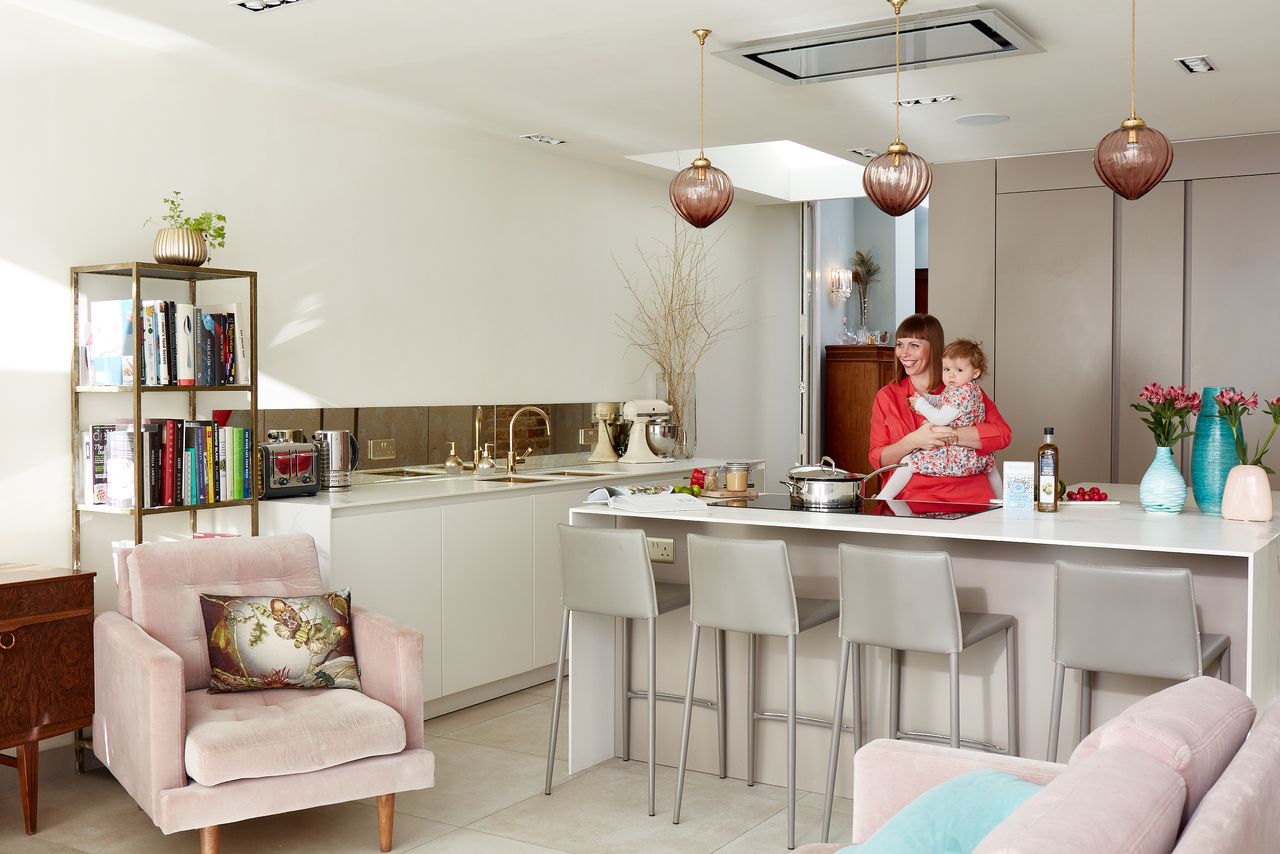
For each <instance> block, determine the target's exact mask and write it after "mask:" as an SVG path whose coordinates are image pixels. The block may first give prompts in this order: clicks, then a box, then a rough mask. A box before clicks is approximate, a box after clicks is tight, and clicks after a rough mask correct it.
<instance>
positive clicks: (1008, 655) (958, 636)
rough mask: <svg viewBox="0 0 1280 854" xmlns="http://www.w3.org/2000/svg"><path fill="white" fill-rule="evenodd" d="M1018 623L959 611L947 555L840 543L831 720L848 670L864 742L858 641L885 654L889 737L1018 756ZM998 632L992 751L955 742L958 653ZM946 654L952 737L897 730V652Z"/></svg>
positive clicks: (826, 824) (856, 726) (831, 786)
mask: <svg viewBox="0 0 1280 854" xmlns="http://www.w3.org/2000/svg"><path fill="white" fill-rule="evenodd" d="M1017 628H1018V626H1017V621H1016V620H1015V619H1014V618H1013V617H1012V616H1010V615H1008V614H983V613H962V612H961V611H960V605H959V602H958V601H957V599H956V584H955V577H954V575H953V574H952V571H951V557H950V555H948V554H947V553H946V552H913V551H900V550H897V549H874V548H868V547H866V546H855V545H849V544H848V543H845V544H842V545H841V546H840V672H839V676H838V677H837V680H836V691H835V695H836V696H835V710H834V713H833V714H832V720H833V721H841V720H843V717H844V686H845V679H846V676H847V673H848V670H849V665H850V662H852V666H853V733H854V736H853V738H854V749H855V750H857V748H858V747H860V746H861V739H862V708H861V705H862V680H861V667H860V664H859V660H858V659H859V657H860V655H861V647H862V645H863V644H868V645H871V646H884V647H888V648H889V650H890V670H889V733H890V738H904V737H905V738H913V739H920V740H923V741H934V742H944V743H949V744H950V745H951V746H952V747H959V746H960V745H961V744H963V745H965V746H966V747H978V748H981V749H984V750H990V751H992V752H995V753H1005V754H1008V755H1010V756H1017V755H1018V637H1017ZM999 632H1004V642H1005V664H1006V671H1007V679H1008V681H1007V683H1006V687H1005V692H1006V696H1007V702H1008V723H1009V735H1008V739H1009V741H1008V745H1007V746H1006V747H1004V748H1000V747H997V746H996V745H994V744H989V743H987V742H983V741H976V740H973V739H967V738H961V737H960V653H961V652H962V651H964V650H965V649H968V648H969V647H971V646H973V645H974V644H976V643H977V642H978V641H981V640H984V639H986V638H988V637H990V636H992V635H994V634H997V633H999ZM904 651H906V652H932V653H936V654H939V655H946V656H947V657H948V658H949V659H950V664H951V732H950V733H948V734H947V735H940V734H937V733H927V732H903V731H902V727H901V722H900V706H901V694H902V653H903V652H904ZM840 731H841V730H840V728H839V727H837V726H836V725H835V724H833V725H832V727H831V750H830V753H829V755H828V759H827V793H826V803H825V804H824V806H823V813H822V839H823V841H824V842H825V841H826V840H827V839H828V838H829V836H830V833H831V804H832V800H833V798H834V796H835V785H836V764H837V763H838V762H839V759H840Z"/></svg>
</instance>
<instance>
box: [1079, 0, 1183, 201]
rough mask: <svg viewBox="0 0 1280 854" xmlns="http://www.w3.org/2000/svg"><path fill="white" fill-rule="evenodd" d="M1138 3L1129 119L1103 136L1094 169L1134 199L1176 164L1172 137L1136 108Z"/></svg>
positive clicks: (1132, 28) (1133, 18)
mask: <svg viewBox="0 0 1280 854" xmlns="http://www.w3.org/2000/svg"><path fill="white" fill-rule="evenodd" d="M1137 29H1138V2H1137V0H1131V5H1130V25H1129V118H1127V119H1125V120H1124V121H1123V122H1121V123H1120V127H1119V129H1117V130H1113V131H1112V132H1111V133H1109V134H1107V135H1106V136H1104V137H1103V138H1102V141H1101V142H1099V143H1098V147H1097V148H1096V149H1094V152H1093V168H1094V170H1095V171H1096V172H1097V173H1098V177H1099V178H1101V179H1102V183H1104V184H1106V185H1107V186H1108V187H1110V188H1111V189H1112V190H1114V191H1115V192H1116V193H1118V194H1119V195H1121V196H1123V197H1124V198H1126V199H1128V200H1129V201H1133V200H1134V199H1140V198H1142V197H1143V196H1144V195H1146V194H1147V192H1148V191H1149V190H1150V189H1151V188H1152V187H1154V186H1155V185H1156V184H1159V183H1160V182H1161V181H1162V180H1163V179H1164V176H1165V175H1166V174H1168V172H1169V167H1170V166H1172V165H1173V146H1172V145H1170V144H1169V139H1168V138H1167V137H1166V136H1165V135H1164V134H1162V133H1161V132H1160V131H1158V130H1156V129H1155V128H1153V127H1148V126H1147V123H1146V122H1144V121H1143V120H1142V119H1140V118H1138V112H1137V108H1136V102H1137V97H1136V90H1137V86H1136V83H1137V79H1136V74H1135V70H1134V66H1135V64H1136V53H1137V44H1136V42H1137V36H1136V34H1137Z"/></svg>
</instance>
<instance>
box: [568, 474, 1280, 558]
mask: <svg viewBox="0 0 1280 854" xmlns="http://www.w3.org/2000/svg"><path fill="white" fill-rule="evenodd" d="M1104 488H1105V489H1106V491H1107V493H1108V494H1109V495H1110V496H1112V497H1114V498H1117V499H1119V500H1120V503H1119V504H1118V505H1117V504H1104V505H1089V504H1087V503H1086V504H1083V505H1081V506H1065V507H1062V508H1061V509H1060V510H1059V511H1058V512H1057V513H1032V514H1031V516H1030V517H1024V518H1009V517H1006V516H1005V513H1004V509H1003V508H1001V507H996V508H995V509H993V510H989V511H986V512H983V513H979V514H977V515H974V516H968V517H965V518H961V519H931V518H913V517H907V516H878V515H861V514H851V513H823V512H797V511H794V510H758V509H753V508H751V507H716V506H708V507H707V508H706V509H704V510H684V511H671V512H643V513H634V512H628V511H625V510H614V509H612V508H610V507H608V506H607V505H585V506H583V507H578V508H574V510H573V513H574V514H575V515H577V514H587V515H604V516H633V517H639V518H651V519H670V520H683V521H686V522H695V521H696V522H709V523H718V524H729V525H760V526H764V527H769V528H803V529H808V530H815V531H832V532H841V531H848V532H850V533H871V534H896V535H899V536H904V537H942V538H946V539H955V540H982V541H987V542H1004V543H1030V544H1035V545H1053V546H1077V547H1084V548H1120V549H1128V550H1135V551H1151V552H1170V553H1176V554H1204V555H1220V556H1229V557H1252V556H1254V555H1256V554H1257V553H1258V552H1259V551H1261V550H1262V549H1264V548H1266V547H1267V546H1268V545H1269V544H1271V543H1272V542H1273V541H1275V540H1276V539H1277V538H1280V517H1274V518H1272V520H1271V521H1270V522H1233V521H1231V520H1229V519H1223V518H1222V517H1221V516H1210V515H1207V514H1204V513H1201V512H1199V511H1198V510H1196V509H1194V507H1193V506H1192V507H1191V509H1188V510H1185V511H1184V512H1182V513H1178V514H1163V513H1148V512H1146V511H1145V510H1143V509H1142V506H1141V505H1140V504H1139V503H1138V488H1137V487H1136V486H1132V485H1123V484H1121V485H1106V486H1105V487H1104ZM895 503H896V504H905V503H906V502H895ZM911 503H912V504H915V503H916V502H911ZM929 506H930V508H931V509H936V510H943V509H945V508H946V505H945V504H934V503H931V504H930V505H929ZM1276 506H1280V495H1277V501H1276Z"/></svg>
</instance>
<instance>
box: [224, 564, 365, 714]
mask: <svg viewBox="0 0 1280 854" xmlns="http://www.w3.org/2000/svg"><path fill="white" fill-rule="evenodd" d="M200 610H201V612H202V614H203V616H204V630H205V636H206V638H207V639H208V644H209V666H210V668H211V669H212V674H211V675H210V677H209V693H211V694H222V693H229V692H233V691H258V690H261V689H263V688H353V689H355V690H357V691H359V690H360V672H359V670H357V669H356V651H355V639H354V638H353V637H352V635H351V591H350V589H349V588H343V589H342V590H338V591H335V592H333V593H325V594H322V595H319V596H218V595H210V594H206V593H202V594H200Z"/></svg>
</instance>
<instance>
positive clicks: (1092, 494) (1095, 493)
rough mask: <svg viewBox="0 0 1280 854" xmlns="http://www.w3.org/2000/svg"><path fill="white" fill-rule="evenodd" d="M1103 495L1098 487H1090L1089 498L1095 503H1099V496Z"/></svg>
mask: <svg viewBox="0 0 1280 854" xmlns="http://www.w3.org/2000/svg"><path fill="white" fill-rule="evenodd" d="M1101 494H1102V490H1101V489H1098V487H1096V486H1091V487H1089V498H1090V499H1092V500H1093V501H1097V500H1098V496H1099V495H1101Z"/></svg>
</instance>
